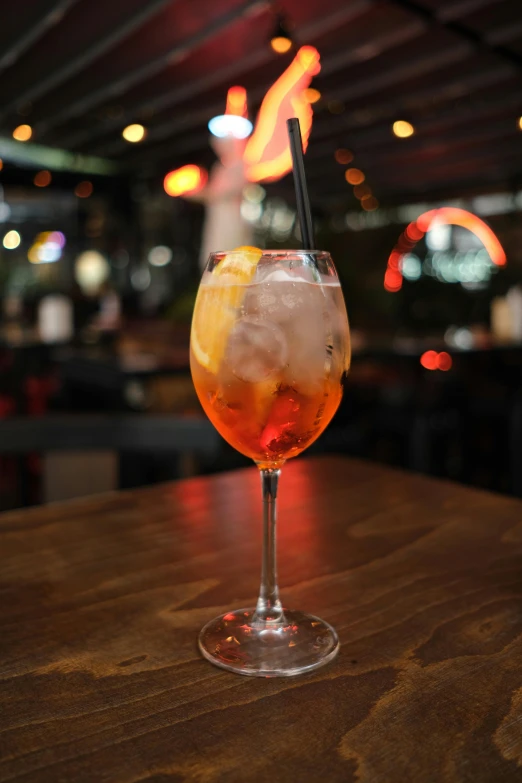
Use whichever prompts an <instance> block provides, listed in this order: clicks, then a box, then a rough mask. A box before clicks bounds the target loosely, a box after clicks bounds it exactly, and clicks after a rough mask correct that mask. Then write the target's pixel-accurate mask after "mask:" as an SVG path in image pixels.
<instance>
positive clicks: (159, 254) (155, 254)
mask: <svg viewBox="0 0 522 783" xmlns="http://www.w3.org/2000/svg"><path fill="white" fill-rule="evenodd" d="M148 259H149V264H152V266H167V264H169V263H170V262H171V261H172V250H171V249H170V247H167V246H166V245H156V247H153V248H152V249H151V250H149V255H148Z"/></svg>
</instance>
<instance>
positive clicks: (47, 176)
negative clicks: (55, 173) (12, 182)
mask: <svg viewBox="0 0 522 783" xmlns="http://www.w3.org/2000/svg"><path fill="white" fill-rule="evenodd" d="M51 180H52V176H51V172H50V171H39V172H38V173H37V174H35V176H34V179H33V182H34V184H35V185H36V187H37V188H46V187H47V185H50V184H51Z"/></svg>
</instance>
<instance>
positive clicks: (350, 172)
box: [344, 169, 365, 185]
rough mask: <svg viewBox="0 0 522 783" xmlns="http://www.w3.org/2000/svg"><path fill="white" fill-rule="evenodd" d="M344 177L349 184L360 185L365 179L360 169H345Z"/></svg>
mask: <svg viewBox="0 0 522 783" xmlns="http://www.w3.org/2000/svg"><path fill="white" fill-rule="evenodd" d="M344 178H345V180H346V181H347V182H348V183H349V184H350V185H360V184H361V183H362V182H364V180H365V176H364V174H363V173H362V171H361V170H360V169H346V171H345V172H344Z"/></svg>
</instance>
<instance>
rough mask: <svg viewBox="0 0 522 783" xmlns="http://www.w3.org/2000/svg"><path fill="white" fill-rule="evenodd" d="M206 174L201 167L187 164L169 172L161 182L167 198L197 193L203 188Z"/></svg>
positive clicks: (206, 177)
mask: <svg viewBox="0 0 522 783" xmlns="http://www.w3.org/2000/svg"><path fill="white" fill-rule="evenodd" d="M207 179H208V174H207V172H206V171H205V169H202V168H201V166H195V165H194V164H192V163H191V164H188V165H187V166H182V167H181V168H180V169H175V170H174V171H170V172H169V173H168V174H167V176H166V177H165V179H164V181H163V187H164V188H165V192H166V193H167V194H168V195H169V196H174V197H176V196H187V195H192V194H194V193H198V192H199V191H200V190H201V189H202V188H204V187H205V185H206V183H207Z"/></svg>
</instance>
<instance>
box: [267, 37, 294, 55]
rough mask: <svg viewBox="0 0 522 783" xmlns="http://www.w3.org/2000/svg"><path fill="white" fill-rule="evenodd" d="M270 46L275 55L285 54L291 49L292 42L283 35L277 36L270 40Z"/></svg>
mask: <svg viewBox="0 0 522 783" xmlns="http://www.w3.org/2000/svg"><path fill="white" fill-rule="evenodd" d="M270 46H271V47H272V49H273V50H274V52H275V53H276V54H286V52H289V51H290V49H291V48H292V41H291V40H290V38H287V37H286V36H284V35H277V36H275V38H271V39H270Z"/></svg>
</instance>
